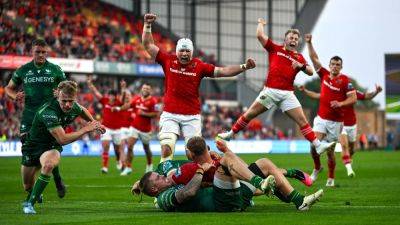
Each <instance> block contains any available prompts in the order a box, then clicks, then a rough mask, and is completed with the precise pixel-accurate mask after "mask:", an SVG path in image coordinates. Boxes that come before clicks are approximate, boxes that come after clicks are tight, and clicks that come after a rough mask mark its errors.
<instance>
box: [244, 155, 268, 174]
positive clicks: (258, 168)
mask: <svg viewBox="0 0 400 225" xmlns="http://www.w3.org/2000/svg"><path fill="white" fill-rule="evenodd" d="M261 160H262V159H259V160H257V161H256V162H255V163H252V164H250V165H249V167H248V168H249V170H250V171H251V172H253V173H254V174H255V175H257V176H260V177H262V178H266V177H267V175H268V171H266V170H265V168H264V167H263V166H262V164H263V163H262V161H261Z"/></svg>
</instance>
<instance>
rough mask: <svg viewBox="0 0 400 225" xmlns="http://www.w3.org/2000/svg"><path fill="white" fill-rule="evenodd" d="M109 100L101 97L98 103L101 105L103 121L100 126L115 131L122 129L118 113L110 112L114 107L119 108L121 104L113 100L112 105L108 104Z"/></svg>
mask: <svg viewBox="0 0 400 225" xmlns="http://www.w3.org/2000/svg"><path fill="white" fill-rule="evenodd" d="M109 102H110V99H109V98H108V97H103V98H101V99H100V103H101V104H102V105H103V111H102V114H103V119H102V122H101V123H102V124H103V125H104V126H105V127H107V128H110V129H113V130H116V129H119V128H121V127H122V124H121V119H120V115H119V114H120V112H111V108H112V107H115V106H121V105H122V103H121V102H120V101H119V100H117V99H116V100H115V101H114V103H113V104H110V103H109Z"/></svg>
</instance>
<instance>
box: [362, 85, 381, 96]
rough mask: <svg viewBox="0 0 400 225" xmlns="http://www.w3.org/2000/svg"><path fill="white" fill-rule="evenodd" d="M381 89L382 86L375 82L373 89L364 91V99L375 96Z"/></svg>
mask: <svg viewBox="0 0 400 225" xmlns="http://www.w3.org/2000/svg"><path fill="white" fill-rule="evenodd" d="M381 91H382V87H381V86H380V85H378V84H375V91H371V92H367V93H365V100H371V99H373V98H375V96H377V95H378V94H379V92H381Z"/></svg>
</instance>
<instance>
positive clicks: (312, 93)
mask: <svg viewBox="0 0 400 225" xmlns="http://www.w3.org/2000/svg"><path fill="white" fill-rule="evenodd" d="M297 89H298V90H299V91H302V92H304V94H306V95H307V96H308V97H310V98H312V99H319V98H320V97H321V94H320V93H318V92H315V91H310V90H308V89H307V88H306V87H304V86H303V85H302V86H299V87H297Z"/></svg>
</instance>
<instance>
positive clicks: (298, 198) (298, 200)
mask: <svg viewBox="0 0 400 225" xmlns="http://www.w3.org/2000/svg"><path fill="white" fill-rule="evenodd" d="M288 199H290V201H291V202H293V203H294V204H295V205H296V208H299V207H300V206H301V204H303V200H304V196H303V195H302V194H300V193H299V192H298V191H296V190H293V191H292V192H291V193H290V194H289V196H288Z"/></svg>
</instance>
